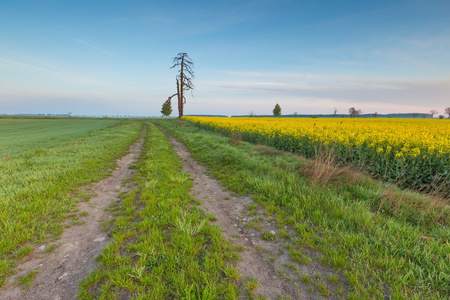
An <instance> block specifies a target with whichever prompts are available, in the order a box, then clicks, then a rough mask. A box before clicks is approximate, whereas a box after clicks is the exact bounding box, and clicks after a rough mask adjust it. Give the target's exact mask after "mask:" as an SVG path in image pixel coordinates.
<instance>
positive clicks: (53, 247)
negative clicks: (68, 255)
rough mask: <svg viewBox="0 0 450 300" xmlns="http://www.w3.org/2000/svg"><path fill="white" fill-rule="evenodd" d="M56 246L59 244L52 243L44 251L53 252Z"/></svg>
mask: <svg viewBox="0 0 450 300" xmlns="http://www.w3.org/2000/svg"><path fill="white" fill-rule="evenodd" d="M56 247H58V244H51V245H48V246H47V247H45V250H44V252H45V253H50V252H52V251H53V250H55V249H56Z"/></svg>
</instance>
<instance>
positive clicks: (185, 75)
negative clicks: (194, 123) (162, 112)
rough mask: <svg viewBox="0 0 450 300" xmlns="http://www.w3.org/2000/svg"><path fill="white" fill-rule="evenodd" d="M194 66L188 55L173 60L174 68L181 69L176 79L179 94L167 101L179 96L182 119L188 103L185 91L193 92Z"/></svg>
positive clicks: (179, 113)
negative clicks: (185, 105)
mask: <svg viewBox="0 0 450 300" xmlns="http://www.w3.org/2000/svg"><path fill="white" fill-rule="evenodd" d="M193 66H194V62H193V61H192V60H191V58H190V57H189V56H188V55H187V53H184V52H183V53H178V55H177V56H176V57H174V58H173V66H172V67H171V69H172V68H175V67H180V71H179V72H178V75H177V77H176V80H177V92H176V93H175V94H173V95H172V96H170V97H169V98H168V99H167V101H169V103H170V100H171V99H172V97H174V96H177V98H178V117H179V118H181V117H182V116H183V109H184V104H185V103H186V97H185V96H184V92H185V91H189V90H193V89H194V88H195V87H194V84H193V83H192V79H194V71H193V70H192V67H193Z"/></svg>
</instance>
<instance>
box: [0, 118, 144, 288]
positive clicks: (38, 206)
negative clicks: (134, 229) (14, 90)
mask: <svg viewBox="0 0 450 300" xmlns="http://www.w3.org/2000/svg"><path fill="white" fill-rule="evenodd" d="M28 121H32V120H28ZM46 121H52V122H56V123H53V126H57V124H58V122H59V121H61V120H46ZM31 123H32V124H34V123H33V122H31ZM19 124H21V123H17V125H19ZM63 124H65V125H67V124H68V123H67V122H66V121H64V122H63ZM92 124H93V123H92V122H89V121H88V122H87V123H83V121H81V120H78V122H77V123H76V126H75V125H74V123H73V122H72V123H70V126H71V128H72V129H73V130H69V131H64V132H66V133H68V132H72V133H73V134H74V136H72V139H70V136H69V137H66V138H64V140H61V141H59V142H49V143H48V144H47V145H46V146H42V142H39V143H37V144H30V145H28V149H27V150H26V151H25V150H23V149H22V150H23V151H21V152H20V153H15V154H11V155H9V156H8V157H6V158H5V157H4V158H0V287H1V286H2V285H3V284H5V282H6V278H7V277H8V276H9V275H10V274H11V273H12V272H14V266H15V265H16V263H17V261H18V259H20V258H21V257H23V256H25V255H27V254H28V253H30V252H31V251H32V250H33V249H34V246H33V245H35V244H36V243H41V242H43V241H45V240H46V239H48V238H49V237H54V236H57V235H59V234H60V233H61V232H62V230H63V229H64V221H65V219H66V217H67V213H68V212H70V211H72V210H74V208H75V205H76V203H77V202H78V201H79V200H78V199H77V197H76V195H74V193H76V192H77V187H79V186H82V185H86V184H89V183H91V182H95V181H98V180H100V179H102V178H104V177H106V176H108V174H109V173H108V172H105V171H106V170H108V169H112V168H113V167H114V166H115V160H116V159H117V158H119V157H121V156H123V155H124V154H125V153H126V151H127V150H128V148H129V146H130V144H131V143H133V142H134V141H135V140H136V139H137V138H138V137H139V135H140V131H141V126H142V125H141V123H139V122H135V121H130V122H117V121H114V122H112V123H111V121H108V123H106V124H109V125H108V126H109V127H107V126H103V125H102V126H103V128H101V129H99V127H98V126H99V125H98V124H99V123H96V122H94V127H92V126H93V125H92ZM111 124H113V126H111ZM22 125H23V124H22ZM70 126H69V127H70ZM77 126H78V127H77ZM85 126H87V128H85ZM100 127H101V126H100ZM20 128H21V130H24V131H26V130H30V131H32V132H35V128H34V127H32V126H31V127H29V128H28V129H26V128H25V127H23V126H21V127H20ZM52 128H53V127H48V128H47V131H42V132H40V133H39V134H40V137H41V139H43V140H45V139H47V138H49V139H51V138H52V137H54V132H52ZM10 129H11V128H10ZM56 131H58V130H56ZM80 132H84V134H80ZM68 134H69V133H68ZM21 135H26V133H23V132H21ZM73 137H76V138H73ZM11 139H13V136H11Z"/></svg>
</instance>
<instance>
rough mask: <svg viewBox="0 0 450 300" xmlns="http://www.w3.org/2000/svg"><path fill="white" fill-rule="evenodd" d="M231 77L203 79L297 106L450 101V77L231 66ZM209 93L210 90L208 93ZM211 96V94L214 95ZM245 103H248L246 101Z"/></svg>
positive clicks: (224, 91)
mask: <svg viewBox="0 0 450 300" xmlns="http://www.w3.org/2000/svg"><path fill="white" fill-rule="evenodd" d="M225 74H227V75H229V78H228V79H227V80H222V81H209V82H203V83H202V84H201V85H202V86H206V87H204V88H205V89H206V90H207V91H208V92H207V93H209V94H211V95H214V94H217V95H221V96H222V97H224V96H226V95H229V97H230V98H231V97H232V96H233V95H241V97H243V96H244V97H246V98H248V99H258V100H259V101H260V103H261V105H262V106H267V105H268V104H269V103H270V104H272V102H274V101H278V102H280V104H283V103H284V104H285V105H286V104H287V105H289V106H290V107H291V108H292V110H294V111H295V110H296V111H300V110H301V109H303V108H308V110H309V111H308V113H319V112H320V111H322V110H323V109H325V107H328V110H329V107H331V106H333V105H334V106H340V107H345V106H358V107H359V108H361V109H362V110H363V111H378V112H380V113H381V112H386V113H387V112H405V111H410V110H413V111H422V112H427V111H429V110H430V109H440V108H441V107H442V108H444V107H446V106H448V101H449V98H448V97H449V95H450V79H442V80H413V79H403V80H400V79H387V78H375V79H373V78H354V77H346V76H329V75H321V74H317V75H311V74H300V73H285V74H283V73H260V72H230V71H227V72H225ZM207 93H205V95H206V94H207ZM210 97H211V96H210ZM241 105H242V104H241Z"/></svg>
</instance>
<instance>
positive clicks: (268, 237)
mask: <svg viewBox="0 0 450 300" xmlns="http://www.w3.org/2000/svg"><path fill="white" fill-rule="evenodd" d="M261 238H262V239H263V240H265V241H273V240H274V239H275V235H274V234H273V233H271V232H264V233H263V234H262V235H261Z"/></svg>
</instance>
